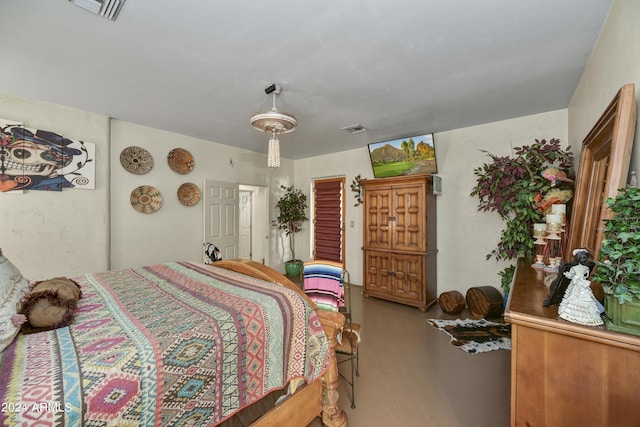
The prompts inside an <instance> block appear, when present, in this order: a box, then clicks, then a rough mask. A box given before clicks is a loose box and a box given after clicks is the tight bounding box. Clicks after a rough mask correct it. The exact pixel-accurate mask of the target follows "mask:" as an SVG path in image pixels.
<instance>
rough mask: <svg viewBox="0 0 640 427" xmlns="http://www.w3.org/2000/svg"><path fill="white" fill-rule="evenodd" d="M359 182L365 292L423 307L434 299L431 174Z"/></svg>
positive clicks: (434, 258) (433, 231)
mask: <svg viewBox="0 0 640 427" xmlns="http://www.w3.org/2000/svg"><path fill="white" fill-rule="evenodd" d="M361 183H362V188H363V191H364V197H363V201H364V211H363V212H364V213H363V217H364V219H363V221H364V225H363V226H364V230H363V246H362V251H363V262H364V275H363V276H364V284H363V285H364V286H363V294H364V296H365V297H376V298H382V299H386V300H389V301H395V302H398V303H402V304H407V305H411V306H415V307H417V308H419V309H420V310H421V311H426V309H427V307H429V305H431V304H432V303H433V302H435V300H436V298H437V295H436V292H437V288H436V285H437V284H436V254H437V247H436V196H435V195H434V194H433V177H432V176H431V175H412V176H402V177H395V178H380V179H371V180H364V181H362V182H361Z"/></svg>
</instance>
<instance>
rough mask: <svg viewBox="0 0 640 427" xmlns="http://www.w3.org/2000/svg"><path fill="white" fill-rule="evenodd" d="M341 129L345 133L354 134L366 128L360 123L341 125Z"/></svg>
mask: <svg viewBox="0 0 640 427" xmlns="http://www.w3.org/2000/svg"><path fill="white" fill-rule="evenodd" d="M342 130H343V131H345V132H347V133H350V134H354V133H360V132H365V131H366V130H367V128H365V127H364V126H362V125H351V126H347V127H343V128H342Z"/></svg>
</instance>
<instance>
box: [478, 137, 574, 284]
mask: <svg viewBox="0 0 640 427" xmlns="http://www.w3.org/2000/svg"><path fill="white" fill-rule="evenodd" d="M482 152H484V153H486V155H487V156H488V157H489V158H490V159H491V161H490V162H488V163H485V164H483V165H482V166H480V167H478V168H476V169H474V171H473V173H474V175H475V176H476V182H477V183H476V186H475V187H474V188H473V190H472V191H471V196H476V197H478V199H479V203H478V210H479V211H483V212H496V213H497V214H498V215H500V218H502V219H503V220H504V221H505V228H504V229H503V230H502V232H501V234H500V240H499V241H498V243H497V245H496V248H495V249H493V250H492V251H491V252H490V253H489V254H487V260H489V259H491V258H494V259H495V260H496V261H507V260H512V259H517V258H518V257H527V258H532V257H533V256H534V255H535V245H534V239H533V236H532V230H533V224H534V223H537V222H544V212H543V210H541V209H540V208H539V205H538V203H539V202H540V200H541V198H542V197H543V196H544V195H545V194H547V193H548V192H549V190H551V189H552V188H553V187H556V188H557V187H558V185H559V184H558V182H555V181H551V180H549V179H547V178H545V177H543V176H542V172H543V171H544V170H545V169H546V168H548V167H550V166H554V167H555V168H557V169H559V170H560V171H563V172H565V174H566V173H567V172H568V171H570V170H571V168H572V167H573V153H572V152H571V151H570V147H567V148H566V149H564V150H563V149H562V148H561V147H560V140H559V139H556V138H553V139H551V140H550V141H549V142H547V141H546V140H544V139H543V140H537V139H536V140H535V143H534V144H531V145H524V146H522V147H517V148H515V149H514V150H513V155H512V156H496V155H494V154H491V153H489V152H488V151H485V150H482ZM511 267H513V266H511ZM514 270H515V268H510V267H507V269H505V270H503V271H502V272H500V273H498V274H499V275H500V276H501V279H502V280H501V281H502V288H503V289H504V290H505V291H508V289H509V286H510V284H511V279H512V277H513V272H514Z"/></svg>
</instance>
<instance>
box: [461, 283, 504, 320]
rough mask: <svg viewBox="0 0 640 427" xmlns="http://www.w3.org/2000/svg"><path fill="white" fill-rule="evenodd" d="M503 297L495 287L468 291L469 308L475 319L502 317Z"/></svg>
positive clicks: (482, 287) (479, 287)
mask: <svg viewBox="0 0 640 427" xmlns="http://www.w3.org/2000/svg"><path fill="white" fill-rule="evenodd" d="M502 302H503V297H502V294H501V293H500V291H499V290H497V289H496V288H494V287H493V286H477V287H474V288H469V290H468V291H467V307H469V312H470V313H471V315H472V316H473V317H497V316H500V315H502Z"/></svg>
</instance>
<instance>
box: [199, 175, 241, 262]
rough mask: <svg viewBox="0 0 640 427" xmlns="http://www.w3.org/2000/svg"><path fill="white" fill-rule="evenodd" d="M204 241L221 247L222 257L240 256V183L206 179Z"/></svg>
mask: <svg viewBox="0 0 640 427" xmlns="http://www.w3.org/2000/svg"><path fill="white" fill-rule="evenodd" d="M204 187H205V192H204V194H205V196H204V209H205V212H204V243H213V244H214V245H216V246H217V247H218V249H220V252H221V253H222V259H235V258H237V257H238V252H239V251H238V247H239V224H238V223H239V221H238V218H239V216H238V206H239V204H238V197H239V195H238V194H239V190H238V184H233V183H229V182H221V181H213V180H209V179H207V180H205V183H204Z"/></svg>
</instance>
